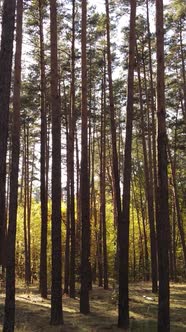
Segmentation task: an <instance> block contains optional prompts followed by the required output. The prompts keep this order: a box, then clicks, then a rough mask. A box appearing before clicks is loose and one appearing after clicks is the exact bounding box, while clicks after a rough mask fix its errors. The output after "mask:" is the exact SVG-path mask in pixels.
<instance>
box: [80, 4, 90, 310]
mask: <svg viewBox="0 0 186 332" xmlns="http://www.w3.org/2000/svg"><path fill="white" fill-rule="evenodd" d="M86 27H87V1H86V0H82V34H81V50H82V58H81V75H82V76H81V79H82V105H81V107H82V109H81V120H82V123H81V175H80V181H81V183H80V190H81V193H80V195H81V227H82V248H81V290H80V312H81V313H83V314H88V313H89V312H90V306H89V280H90V279H89V274H90V261H89V260H90V257H89V254H90V211H89V170H88V140H87V131H88V130H87V129H88V121H87V120H88V112H87V55H86V45H87V32H86Z"/></svg>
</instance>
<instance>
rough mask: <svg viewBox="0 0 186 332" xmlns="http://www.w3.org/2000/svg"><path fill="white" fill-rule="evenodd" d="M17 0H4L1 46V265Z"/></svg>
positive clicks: (1, 259) (1, 258)
mask: <svg viewBox="0 0 186 332" xmlns="http://www.w3.org/2000/svg"><path fill="white" fill-rule="evenodd" d="M15 7H16V0H4V3H3V17H2V35H1V48H0V68H1V70H0V265H2V261H3V252H2V244H3V238H4V232H3V230H4V224H5V187H6V153H7V139H8V120H9V99H10V85H11V72H12V54H13V40H14V21H15Z"/></svg>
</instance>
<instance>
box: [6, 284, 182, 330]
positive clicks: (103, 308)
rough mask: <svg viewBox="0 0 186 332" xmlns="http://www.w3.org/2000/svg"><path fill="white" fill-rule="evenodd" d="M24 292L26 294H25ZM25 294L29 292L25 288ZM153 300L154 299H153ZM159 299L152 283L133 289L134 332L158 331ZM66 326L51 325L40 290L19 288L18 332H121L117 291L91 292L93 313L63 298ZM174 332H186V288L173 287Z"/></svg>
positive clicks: (131, 318)
mask: <svg viewBox="0 0 186 332" xmlns="http://www.w3.org/2000/svg"><path fill="white" fill-rule="evenodd" d="M21 290H22V291H21ZM24 291H25V289H24ZM149 297H150V299H149ZM157 306H158V299H157V296H154V295H152V294H151V290H150V284H148V283H146V284H144V283H138V284H132V285H131V287H130V331H136V332H137V331H139V332H140V331H141V332H149V331H151V332H153V331H154V332H155V331H157V323H156V321H157ZM3 310H4V296H2V295H1V297H0V328H1V327H2V323H3ZM63 311H64V322H65V324H64V325H63V326H60V327H52V326H50V300H42V299H41V297H40V296H39V294H38V293H37V290H36V288H33V289H29V292H28V290H26V292H23V289H21V288H19V289H18V291H17V295H16V326H15V332H22V331H26V332H40V331H43V332H55V331H56V332H61V331H63V332H68V331H69V332H71V331H72V332H73V331H77V332H78V331H79V332H99V331H100V332H101V331H102V332H104V331H105V332H106V331H120V330H119V329H118V328H117V326H116V324H117V297H113V291H112V290H108V291H105V290H103V289H101V288H98V287H95V288H94V289H93V291H91V313H90V314H89V315H86V316H84V315H82V314H80V313H79V299H78V298H76V299H70V298H69V297H67V296H64V297H63ZM171 331H172V332H184V331H186V285H176V284H174V285H172V287H171Z"/></svg>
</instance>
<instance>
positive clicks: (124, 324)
mask: <svg viewBox="0 0 186 332" xmlns="http://www.w3.org/2000/svg"><path fill="white" fill-rule="evenodd" d="M135 21H136V0H133V1H131V13H130V33H129V69H128V98H127V120H126V138H125V152H124V154H125V157H124V183H123V216H122V220H121V223H120V225H119V307H118V327H120V328H125V329H128V327H129V290H128V269H129V214H130V180H131V153H132V122H133V94H134V87H133V84H134V66H135Z"/></svg>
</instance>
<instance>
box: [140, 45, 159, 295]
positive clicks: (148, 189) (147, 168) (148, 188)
mask: <svg viewBox="0 0 186 332" xmlns="http://www.w3.org/2000/svg"><path fill="white" fill-rule="evenodd" d="M137 52H138V51H137ZM137 63H138V83H139V94H140V111H141V131H142V145H143V158H144V172H145V193H146V199H147V204H148V217H149V225H150V245H151V274H152V292H153V293H157V290H158V289H157V257H156V232H155V224H154V205H153V190H152V171H151V169H152V158H151V151H149V164H148V159H147V147H146V139H145V121H144V109H143V96H142V84H141V73H140V63H139V55H138V54H137ZM144 77H145V78H146V72H145V67H144ZM145 80H146V79H145ZM145 85H146V84H145ZM146 92H147V88H146ZM147 98H148V96H147ZM147 108H148V105H147ZM148 112H149V109H148ZM148 136H149V133H148ZM149 140H150V138H149V137H148V141H149ZM149 145H151V144H149Z"/></svg>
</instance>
